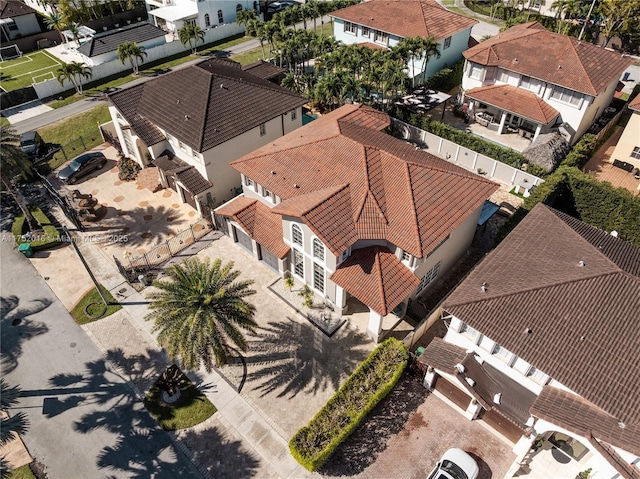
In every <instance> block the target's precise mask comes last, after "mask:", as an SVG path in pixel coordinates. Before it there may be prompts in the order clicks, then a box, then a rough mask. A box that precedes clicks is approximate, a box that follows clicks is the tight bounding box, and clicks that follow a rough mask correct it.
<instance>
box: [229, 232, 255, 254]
mask: <svg viewBox="0 0 640 479" xmlns="http://www.w3.org/2000/svg"><path fill="white" fill-rule="evenodd" d="M233 231H234V233H235V236H236V241H237V242H238V243H239V244H241V245H242V246H244V247H245V248H246V249H248V250H249V251H251V252H252V253H253V245H252V243H251V237H250V236H249V235H247V234H246V233H245V232H244V231H242V230H239V229H238V228H236V227H235V226H234V227H233Z"/></svg>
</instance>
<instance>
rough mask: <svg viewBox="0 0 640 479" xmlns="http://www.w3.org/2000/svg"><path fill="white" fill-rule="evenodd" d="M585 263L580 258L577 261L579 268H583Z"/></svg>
mask: <svg viewBox="0 0 640 479" xmlns="http://www.w3.org/2000/svg"><path fill="white" fill-rule="evenodd" d="M586 264H587V263H585V262H584V261H582V260H580V261H578V266H580V267H581V268H584V266H585V265H586Z"/></svg>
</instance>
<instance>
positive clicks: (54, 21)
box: [44, 11, 67, 43]
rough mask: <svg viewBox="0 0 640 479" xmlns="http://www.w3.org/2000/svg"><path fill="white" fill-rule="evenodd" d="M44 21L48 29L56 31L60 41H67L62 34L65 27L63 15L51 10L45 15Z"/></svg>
mask: <svg viewBox="0 0 640 479" xmlns="http://www.w3.org/2000/svg"><path fill="white" fill-rule="evenodd" d="M44 23H46V24H47V28H48V29H49V30H55V31H57V32H58V35H60V39H61V40H62V43H65V42H66V41H67V40H66V38H65V36H64V35H63V34H62V31H63V30H64V28H65V22H64V17H63V16H62V15H61V14H60V13H58V12H57V11H53V12H51V14H50V15H45V17H44Z"/></svg>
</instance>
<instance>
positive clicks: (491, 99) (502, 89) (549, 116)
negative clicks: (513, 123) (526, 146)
mask: <svg viewBox="0 0 640 479" xmlns="http://www.w3.org/2000/svg"><path fill="white" fill-rule="evenodd" d="M465 96H468V97H470V98H473V99H475V100H478V101H481V102H483V103H487V104H489V105H493V106H496V107H498V108H500V109H502V110H506V111H508V112H511V113H515V114H516V115H518V116H521V117H524V118H527V119H529V120H533V121H535V122H537V123H542V124H544V125H548V124H549V123H551V122H552V121H554V120H555V119H556V118H558V115H559V114H560V112H559V111H558V110H556V109H555V108H553V107H552V106H551V105H549V104H548V103H547V102H545V101H544V100H543V99H542V98H540V97H539V96H538V95H536V94H535V93H533V92H530V91H527V90H523V89H522V88H516V87H514V86H511V85H489V86H483V87H478V88H473V89H472V90H469V91H467V92H465Z"/></svg>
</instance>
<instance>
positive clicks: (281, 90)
mask: <svg viewBox="0 0 640 479" xmlns="http://www.w3.org/2000/svg"><path fill="white" fill-rule="evenodd" d="M193 66H197V65H193ZM200 69H201V70H205V69H204V68H200ZM205 71H206V72H208V73H210V74H211V75H212V76H214V75H215V76H218V77H222V78H225V79H226V80H231V81H234V82H238V83H245V84H247V85H251V86H254V87H258V88H262V89H263V90H267V91H276V92H278V93H283V94H285V95H289V96H292V97H296V98H299V97H300V95H298V94H296V93H293V92H292V91H291V90H287V89H286V88H284V87H281V86H279V85H276V84H275V83H271V82H270V81H268V80H264V81H266V82H268V83H270V84H271V85H272V86H269V85H265V84H263V83H254V82H252V81H248V80H245V79H244V78H233V77H231V76H229V75H225V74H223V73H218V72H215V73H214V72H211V71H209V70H205ZM240 71H241V72H242V73H245V74H247V75H251V76H253V77H255V78H256V79H258V80H263V79H262V78H260V77H258V76H256V75H254V74H253V73H251V72H250V71H247V70H240Z"/></svg>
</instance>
